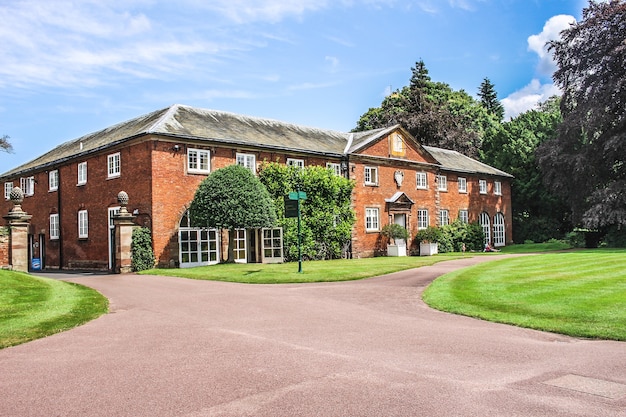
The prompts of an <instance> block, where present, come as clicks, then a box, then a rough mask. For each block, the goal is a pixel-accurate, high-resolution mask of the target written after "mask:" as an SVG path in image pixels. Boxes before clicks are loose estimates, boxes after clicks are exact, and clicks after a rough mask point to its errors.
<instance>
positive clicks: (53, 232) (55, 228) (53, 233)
mask: <svg viewBox="0 0 626 417" xmlns="http://www.w3.org/2000/svg"><path fill="white" fill-rule="evenodd" d="M58 238H59V213H55V214H51V215H50V239H52V240H57V239H58Z"/></svg>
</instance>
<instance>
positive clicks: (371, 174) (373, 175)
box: [364, 167, 378, 185]
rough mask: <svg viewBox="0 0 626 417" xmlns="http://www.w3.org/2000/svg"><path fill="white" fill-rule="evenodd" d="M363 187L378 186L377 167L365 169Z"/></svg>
mask: <svg viewBox="0 0 626 417" xmlns="http://www.w3.org/2000/svg"><path fill="white" fill-rule="evenodd" d="M364 177H365V185H378V167H365V170H364Z"/></svg>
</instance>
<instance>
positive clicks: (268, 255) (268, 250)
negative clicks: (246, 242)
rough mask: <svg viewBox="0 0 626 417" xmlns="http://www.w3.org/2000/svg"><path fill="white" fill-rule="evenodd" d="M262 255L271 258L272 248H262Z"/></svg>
mask: <svg viewBox="0 0 626 417" xmlns="http://www.w3.org/2000/svg"><path fill="white" fill-rule="evenodd" d="M263 256H265V257H266V258H271V257H272V250H271V249H264V250H263Z"/></svg>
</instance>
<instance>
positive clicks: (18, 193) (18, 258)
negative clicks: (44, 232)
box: [4, 187, 33, 272]
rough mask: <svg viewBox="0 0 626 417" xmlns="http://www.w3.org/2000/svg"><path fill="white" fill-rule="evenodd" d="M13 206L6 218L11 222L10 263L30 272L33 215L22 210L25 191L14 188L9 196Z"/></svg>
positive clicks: (12, 266)
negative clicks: (29, 251) (29, 244)
mask: <svg viewBox="0 0 626 417" xmlns="http://www.w3.org/2000/svg"><path fill="white" fill-rule="evenodd" d="M9 198H10V199H11V201H12V202H13V208H12V209H11V211H9V214H7V215H6V216H4V219H5V220H6V221H7V223H8V224H9V263H10V266H11V269H13V270H15V271H22V272H28V228H29V226H30V219H31V218H32V217H33V216H31V215H29V214H28V213H26V212H24V211H23V210H22V201H24V193H23V192H22V190H21V189H20V188H19V187H15V188H13V190H11V194H10V196H9Z"/></svg>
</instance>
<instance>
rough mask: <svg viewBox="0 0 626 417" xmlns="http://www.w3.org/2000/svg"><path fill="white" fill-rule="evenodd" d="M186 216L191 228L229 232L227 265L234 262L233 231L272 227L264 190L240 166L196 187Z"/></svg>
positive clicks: (270, 205) (219, 172) (270, 207)
mask: <svg viewBox="0 0 626 417" xmlns="http://www.w3.org/2000/svg"><path fill="white" fill-rule="evenodd" d="M189 215H190V218H191V221H192V223H193V224H197V225H203V226H206V227H215V228H218V229H228V230H229V231H230V239H229V245H228V249H229V250H228V261H229V262H234V256H233V243H234V230H235V229H249V228H260V227H272V226H274V225H275V223H276V212H275V210H274V205H273V203H272V199H271V198H270V195H269V193H268V191H267V189H266V188H265V186H264V185H263V184H262V183H261V182H260V181H259V179H258V178H257V177H256V176H255V175H254V174H253V173H252V172H250V170H249V169H247V168H245V167H243V166H240V165H230V166H227V167H225V168H221V169H217V170H215V171H213V172H212V173H210V174H209V175H208V176H207V177H206V178H205V179H204V180H203V181H202V182H201V183H200V185H199V186H198V189H197V190H196V194H195V195H194V198H193V200H192V202H191V205H190V207H189Z"/></svg>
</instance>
